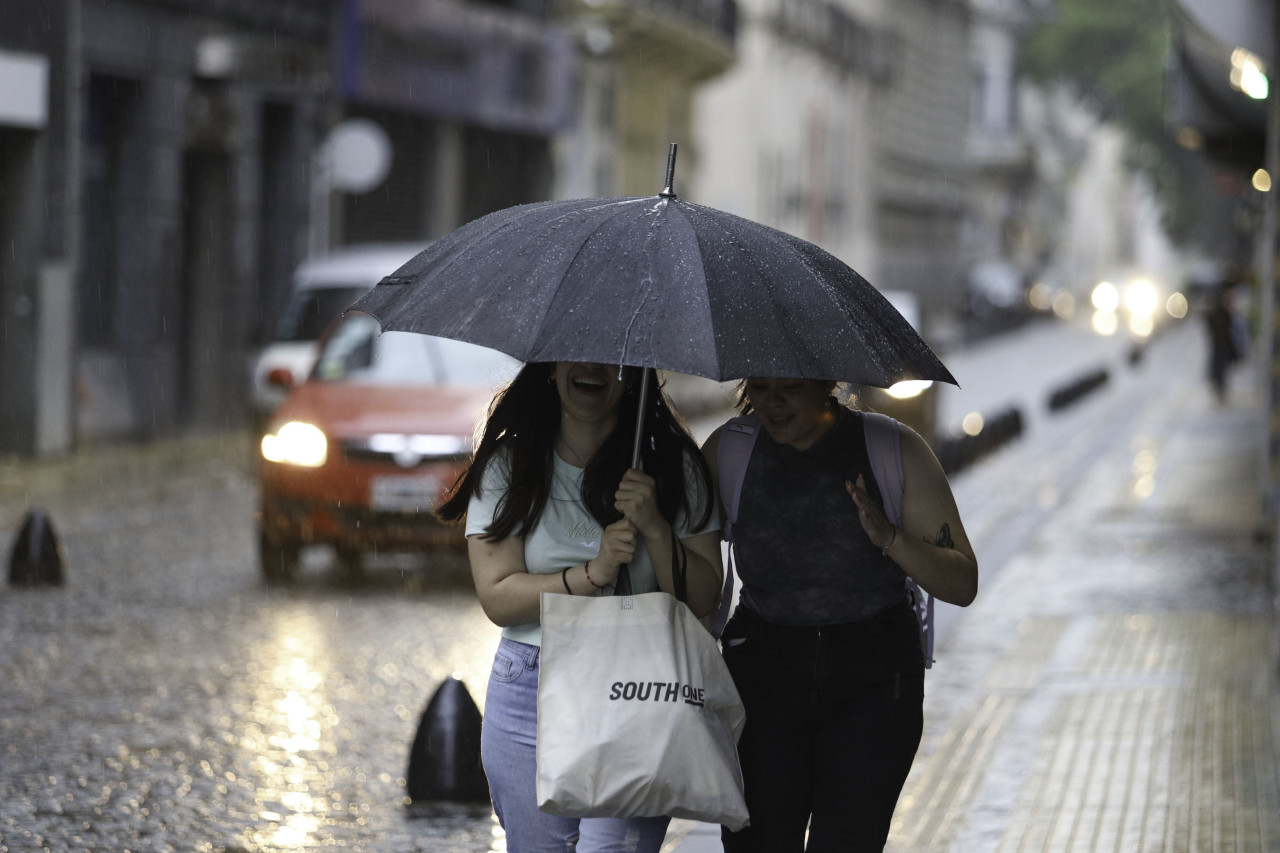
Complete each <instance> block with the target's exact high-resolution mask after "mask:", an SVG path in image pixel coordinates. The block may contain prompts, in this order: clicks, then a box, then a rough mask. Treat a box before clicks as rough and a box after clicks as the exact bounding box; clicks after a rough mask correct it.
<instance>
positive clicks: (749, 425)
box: [711, 412, 933, 668]
mask: <svg viewBox="0 0 1280 853" xmlns="http://www.w3.org/2000/svg"><path fill="white" fill-rule="evenodd" d="M862 423H863V433H864V435H865V436H866V440H867V456H868V458H869V459H870V460H871V473H872V474H873V475H874V476H875V478H876V485H878V486H879V487H880V496H881V498H883V500H884V514H885V516H886V517H887V518H888V519H889V521H890V522H892V523H893V524H895V525H898V526H901V525H902V489H903V485H904V483H905V482H906V478H905V477H904V475H903V473H902V445H901V443H900V442H899V439H898V422H897V421H896V420H894V419H893V418H891V417H888V416H887V415H881V414H878V413H875V412H863V413H862ZM759 432H760V421H759V419H758V418H757V417H756V416H755V415H743V416H741V417H736V418H732V419H731V420H730V421H729V422H728V423H726V424H725V425H724V429H722V430H721V431H720V448H719V450H718V452H717V456H716V465H717V467H718V468H719V472H720V484H719V485H720V500H721V502H722V503H723V504H724V511H725V524H724V530H723V531H722V532H721V535H722V536H723V537H724V540H725V541H726V542H728V543H729V565H728V566H727V567H726V568H725V573H724V589H723V590H722V592H721V594H720V609H719V611H718V612H717V613H716V619H715V624H714V626H713V628H712V631H711V633H712V634H713V635H714V636H716V637H719V636H720V634H721V633H722V632H723V631H724V626H725V623H726V622H727V621H728V619H729V608H730V606H731V602H730V596H731V595H732V594H733V522H734V521H735V520H736V519H737V517H738V499H739V498H740V497H741V495H742V481H743V480H744V479H746V476H747V462H748V461H749V460H750V459H751V449H752V448H753V447H755V444H756V436H757V435H758V434H759ZM906 585H907V597H908V600H909V601H910V602H911V609H912V610H913V611H915V614H916V620H917V621H918V622H919V623H920V648H921V650H922V651H923V652H924V665H925V667H926V668H930V667H932V666H933V596H932V595H928V594H926V593H925V592H924V590H922V589H920V587H919V585H917V584H916V582H915V581H913V580H912V579H911V578H909V577H908V578H907V580H906Z"/></svg>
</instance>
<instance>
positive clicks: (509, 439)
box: [436, 362, 712, 541]
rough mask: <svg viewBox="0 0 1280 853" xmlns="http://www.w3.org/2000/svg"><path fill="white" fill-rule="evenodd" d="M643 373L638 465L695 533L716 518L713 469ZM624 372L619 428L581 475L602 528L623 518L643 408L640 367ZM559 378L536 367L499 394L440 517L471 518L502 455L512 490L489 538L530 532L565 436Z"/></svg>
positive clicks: (542, 365) (661, 501) (665, 504)
mask: <svg viewBox="0 0 1280 853" xmlns="http://www.w3.org/2000/svg"><path fill="white" fill-rule="evenodd" d="M644 369H646V370H649V372H650V377H649V393H648V395H647V396H648V399H647V401H646V406H645V416H644V431H645V437H644V441H643V442H642V444H641V448H640V460H641V462H642V464H643V465H644V470H645V473H647V474H649V476H651V477H653V479H654V481H655V483H656V487H657V492H658V510H659V511H660V512H661V513H662V517H663V518H665V519H667V521H668V522H674V521H675V519H676V516H677V514H678V513H680V512H684V514H685V515H686V517H687V518H688V519H689V521H690V523H691V525H692V527H693V529H698V528H700V527H702V526H703V525H704V524H706V522H707V520H708V519H709V518H710V517H711V504H712V501H711V472H710V470H709V469H708V468H707V463H706V460H705V459H703V457H702V453H701V452H700V451H699V449H698V445H697V444H696V443H695V442H694V440H693V438H692V437H691V436H690V435H689V432H688V430H687V429H685V427H684V425H683V423H681V421H680V420H679V418H678V417H677V416H676V414H675V412H674V411H672V409H671V407H670V405H669V404H668V402H667V398H666V394H665V392H664V391H663V390H662V388H661V387H659V385H658V382H657V376H656V371H654V370H653V369H652V368H644ZM624 370H625V371H626V372H627V373H628V374H629V379H630V380H631V382H630V385H631V390H629V391H627V392H626V393H624V394H623V395H622V400H621V401H620V402H619V403H618V422H617V425H616V426H615V427H614V430H613V432H612V433H610V434H609V437H608V438H606V439H605V441H604V444H602V445H601V446H600V448H599V449H598V450H597V451H596V453H595V455H594V456H592V457H591V460H590V461H589V462H588V463H587V467H586V471H585V473H584V474H583V478H582V502H583V505H584V506H585V507H586V509H587V511H588V512H589V513H591V516H592V517H593V518H594V519H595V520H596V521H597V522H599V524H600V526H601V527H606V526H608V525H610V524H612V523H613V522H615V521H617V520H618V519H619V518H621V517H622V515H621V513H619V512H618V511H617V510H616V509H614V507H613V502H614V493H615V492H616V491H617V490H618V483H619V482H621V480H622V475H623V473H624V472H626V470H627V469H628V468H630V467H631V454H632V450H633V447H634V442H635V425H636V415H637V414H638V411H639V408H640V394H639V387H640V370H641V368H632V367H628V368H624ZM554 377H555V364H553V363H547V362H531V363H529V364H526V365H525V366H524V367H523V368H522V369H521V371H520V372H519V373H518V374H517V375H516V377H515V379H513V380H511V383H510V384H509V385H507V387H506V388H504V389H502V390H501V391H500V392H498V394H497V396H495V397H494V399H493V403H492V404H491V405H490V406H489V417H488V419H487V420H486V422H485V426H484V431H483V433H482V435H481V437H480V441H479V442H478V444H477V445H476V450H475V453H474V455H473V456H472V458H471V462H470V464H468V466H467V468H466V469H465V470H464V471H463V472H462V474H461V476H459V477H458V479H457V481H456V482H455V483H454V484H453V487H452V489H451V490H450V492H449V496H448V497H447V498H446V499H445V501H444V503H443V504H441V505H440V507H439V508H438V509H437V510H436V516H437V517H438V518H440V519H441V520H442V521H446V522H456V521H460V520H461V519H462V518H463V517H464V516H465V515H466V513H467V504H468V503H469V502H470V500H471V497H472V495H475V494H477V493H478V492H479V491H480V483H481V480H482V479H483V477H484V472H485V468H486V467H487V466H488V465H489V464H490V463H491V462H492V461H493V459H494V457H495V456H496V455H498V453H499V452H500V451H501V452H502V453H503V454H504V455H505V456H506V457H507V464H508V465H509V466H510V477H509V480H508V488H507V492H506V494H505V495H503V497H502V499H501V500H500V501H499V502H498V507H497V512H496V513H495V515H494V519H493V523H492V524H490V525H489V527H488V528H486V529H485V533H484V536H485V538H486V539H490V540H493V541H500V540H502V539H505V538H507V537H508V536H512V535H523V534H524V533H526V532H528V531H529V530H531V529H532V528H533V526H534V525H535V524H536V523H537V521H538V519H539V518H540V517H541V515H542V511H543V509H544V508H546V505H547V499H548V498H549V497H550V495H551V478H552V472H553V465H554V460H553V457H552V454H553V453H555V444H556V436H557V434H558V433H559V431H560V394H559V392H558V391H557V390H556V387H555V385H554V382H553V381H549V380H554ZM686 459H689V460H691V461H692V462H693V472H694V475H695V477H696V478H697V486H698V488H697V490H696V494H698V495H700V496H701V498H702V500H701V506H699V507H695V506H692V505H691V504H690V501H689V488H688V486H689V485H690V484H689V483H687V482H686V467H685V465H686V462H685V460H686ZM695 512H697V513H698V515H697V516H696V517H695V516H694V513H695Z"/></svg>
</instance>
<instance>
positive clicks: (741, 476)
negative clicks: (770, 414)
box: [716, 415, 760, 542]
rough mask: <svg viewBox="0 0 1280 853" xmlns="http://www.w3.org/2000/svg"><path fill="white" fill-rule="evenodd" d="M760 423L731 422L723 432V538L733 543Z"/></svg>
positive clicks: (752, 419)
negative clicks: (743, 488)
mask: <svg viewBox="0 0 1280 853" xmlns="http://www.w3.org/2000/svg"><path fill="white" fill-rule="evenodd" d="M759 432H760V420H759V419H758V418H757V417H756V416H755V415H742V416H740V417H736V418H731V419H730V420H729V422H728V423H726V424H725V425H724V428H723V429H721V430H720V447H719V448H718V449H717V451H716V470H717V471H718V472H719V474H720V483H719V486H720V500H722V501H723V502H724V511H725V525H724V529H723V530H722V531H721V534H720V535H721V536H722V537H723V538H724V540H725V541H726V542H732V541H733V522H734V521H736V520H737V518H738V501H739V500H740V499H741V498H742V481H743V480H745V479H746V478H747V463H748V462H750V461H751V450H752V449H753V448H754V447H755V446H756V436H757V435H759Z"/></svg>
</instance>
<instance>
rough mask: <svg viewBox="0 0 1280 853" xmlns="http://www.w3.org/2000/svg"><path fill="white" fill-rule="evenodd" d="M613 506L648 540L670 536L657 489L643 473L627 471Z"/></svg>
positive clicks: (651, 480)
mask: <svg viewBox="0 0 1280 853" xmlns="http://www.w3.org/2000/svg"><path fill="white" fill-rule="evenodd" d="M613 506H614V509H616V510H617V511H618V512H620V513H622V515H623V517H624V518H626V519H627V520H628V521H630V522H631V523H632V524H633V525H634V526H635V529H636V530H637V531H638V532H639V533H640V534H641V535H643V536H644V537H645V538H646V539H650V538H658V537H662V536H667V535H668V532H667V522H666V520H665V519H663V517H662V513H661V512H659V511H658V491H657V487H656V485H655V484H654V482H653V478H652V477H650V476H649V475H648V474H645V473H644V472H643V471H637V470H636V469H635V468H629V469H627V472H626V473H625V474H623V475H622V482H620V483H619V484H618V491H616V492H615V493H614V495H613Z"/></svg>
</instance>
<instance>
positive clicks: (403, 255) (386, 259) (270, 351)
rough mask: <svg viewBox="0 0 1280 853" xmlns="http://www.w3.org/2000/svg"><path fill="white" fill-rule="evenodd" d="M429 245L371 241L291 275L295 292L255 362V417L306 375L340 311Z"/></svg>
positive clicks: (309, 263) (310, 260) (316, 260)
mask: <svg viewBox="0 0 1280 853" xmlns="http://www.w3.org/2000/svg"><path fill="white" fill-rule="evenodd" d="M426 246H427V244H425V243H368V244H363V245H355V246H347V247H344V248H341V249H334V250H333V251H332V252H330V253H329V254H327V255H323V256H320V257H315V258H308V259H307V260H305V261H303V262H302V263H301V264H300V265H299V266H298V269H297V270H296V271H295V272H294V274H293V295H292V296H291V297H290V299H289V304H288V305H287V306H286V308H285V311H284V315H283V316H282V317H281V318H280V322H279V324H278V325H277V326H276V328H275V330H274V334H273V335H272V339H271V342H270V343H268V344H267V345H266V346H265V347H264V348H263V350H262V352H261V353H259V354H258V357H257V359H256V361H255V362H254V365H253V373H252V376H253V379H252V382H253V388H252V407H253V417H254V419H255V420H256V421H258V422H263V421H265V420H266V418H267V417H268V416H269V415H270V414H271V413H272V412H274V411H275V410H276V407H278V406H279V405H280V404H281V403H282V402H284V398H285V397H286V396H288V394H289V390H290V388H291V387H292V386H293V385H296V384H298V383H300V382H302V380H304V379H305V378H306V377H307V374H309V373H310V372H311V367H312V365H314V364H315V360H316V342H317V341H318V340H319V339H320V335H321V334H323V333H324V330H325V329H327V328H328V327H329V324H330V323H332V322H333V320H334V318H336V317H337V316H338V315H339V314H341V313H342V312H343V311H344V310H345V309H346V308H347V306H349V305H350V304H351V303H352V302H354V301H355V300H356V299H358V298H360V297H361V296H363V295H364V293H365V292H366V291H368V290H369V289H371V288H372V287H373V286H374V285H375V284H377V283H378V282H379V281H381V280H382V278H383V276H386V275H389V274H390V273H393V272H395V271H396V270H397V269H399V268H400V267H401V266H402V265H404V263H405V262H406V261H408V260H409V259H410V258H412V257H413V256H414V255H416V254H417V253H418V252H421V251H422V250H423V249H425V248H426Z"/></svg>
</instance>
